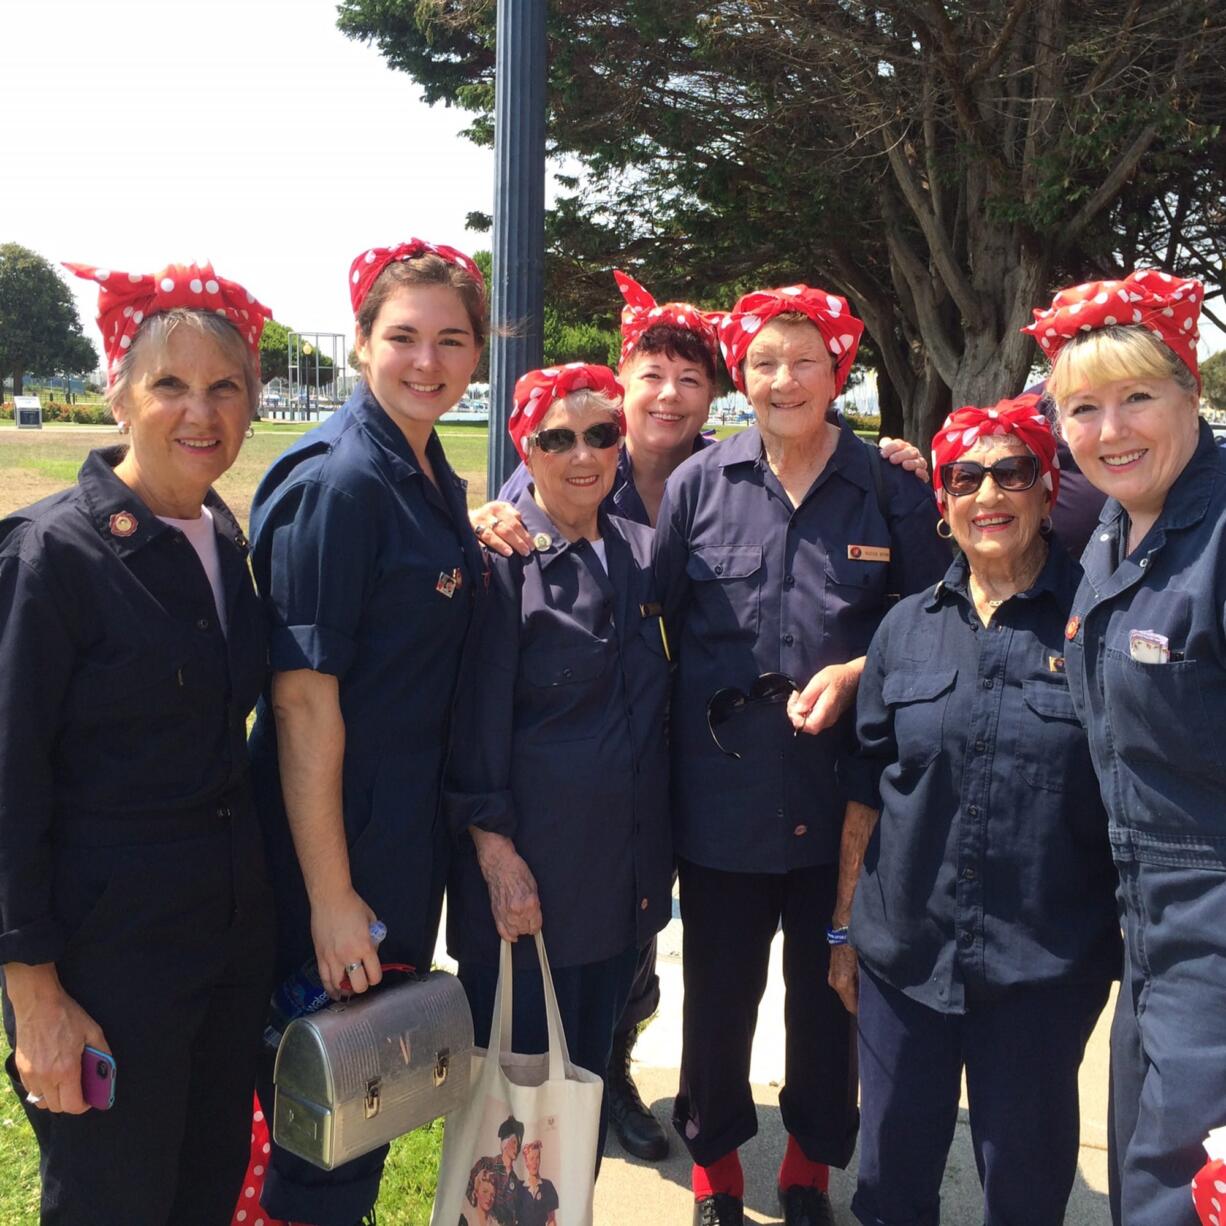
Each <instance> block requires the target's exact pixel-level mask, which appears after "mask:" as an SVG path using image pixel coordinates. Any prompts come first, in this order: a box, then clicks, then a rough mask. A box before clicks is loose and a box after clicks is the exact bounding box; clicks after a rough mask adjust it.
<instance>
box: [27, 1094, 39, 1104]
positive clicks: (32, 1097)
mask: <svg viewBox="0 0 1226 1226" xmlns="http://www.w3.org/2000/svg"><path fill="white" fill-rule="evenodd" d="M42 1101H43V1096H42V1095H41V1094H27V1095H26V1102H28V1103H32V1104H33V1105H34V1106H37V1105H38V1104H39V1103H41V1102H42Z"/></svg>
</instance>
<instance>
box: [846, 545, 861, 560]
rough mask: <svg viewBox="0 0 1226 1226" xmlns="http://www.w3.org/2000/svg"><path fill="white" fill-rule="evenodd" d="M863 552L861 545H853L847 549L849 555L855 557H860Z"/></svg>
mask: <svg viewBox="0 0 1226 1226" xmlns="http://www.w3.org/2000/svg"><path fill="white" fill-rule="evenodd" d="M861 552H862V550H861V549H860V546H859V545H852V546H850V547H849V548H848V550H847V553H848V556H850V557H853V558H858V557H859V556H860V554H861Z"/></svg>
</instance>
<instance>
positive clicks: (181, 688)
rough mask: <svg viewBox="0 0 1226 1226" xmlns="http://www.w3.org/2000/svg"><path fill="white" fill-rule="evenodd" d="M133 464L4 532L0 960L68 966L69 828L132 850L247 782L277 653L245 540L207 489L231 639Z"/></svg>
mask: <svg viewBox="0 0 1226 1226" xmlns="http://www.w3.org/2000/svg"><path fill="white" fill-rule="evenodd" d="M126 450H127V449H126V447H109V448H105V449H103V450H99V451H92V452H90V454H89V456H88V458H87V459H86V461H85V463H84V465H83V466H82V468H81V471H80V474H79V476H78V479H77V484H76V485H75V486H74V487H73V488H72V489H68V490H64V491H63V492H61V493H58V494H53V495H51V497H49V498H45V499H43V500H42V501H41V502H38V503H35V504H34V505H33V506H31V507H27V508H25V509H24V510H22V511H17V512H15V513H14V514H13V515H10V516H9V517H8V518H7V519H5V520H3V521H2V522H0V962H10V961H12V962H25V963H40V962H54V961H57V960H59V958H60V957H61V955H62V953H63V950H64V943H65V935H66V934H65V932H64V928H63V925H62V924H61V922H60V918H59V913H60V911H61V903H63V904H64V905H68V906H70V905H71V903H72V902H73V901H74V900H70V899H69V900H61V899H59V898H58V897H57V881H58V884H59V887H60V888H62V887H63V886H64V881H63V880H60V879H59V877H60V875H59V874H58V873H57V868H56V865H57V859H58V857H59V849H58V846H57V844H58V842H59V841H60V839H61V837H62V835H63V831H64V826H65V824H68V823H72V824H76V825H79V826H84V825H86V824H89V825H91V826H93V827H94V828H95V829H94V832H93V833H92V834H91V835H90V836H89V837H91V838H93V839H95V840H97V841H99V842H100V843H107V842H109V841H110V836H109V835H103V834H102V833H101V832H100V831H99V830H98V827H101V826H103V825H105V824H110V825H112V826H113V827H114V828H115V842H116V843H117V844H122V843H125V842H126V841H127V840H126V839H125V837H124V836H123V835H122V833H120V832H121V831H122V829H123V826H124V821H125V820H126V819H131V818H140V819H144V820H143V821H142V823H141V826H142V828H143V829H146V830H147V829H148V824H147V823H148V822H149V821H152V822H153V824H154V826H155V827H156V825H157V824H158V823H159V822H160V821H162V820H163V819H164V820H165V821H166V822H167V823H168V826H169V824H170V823H172V822H174V821H176V819H179V820H186V819H189V818H192V817H194V815H196V814H198V813H199V811H200V810H202V809H204V808H207V807H209V806H210V805H216V803H217V802H218V800H219V798H221V797H225V796H226V795H227V794H231V793H234V792H235V790H236V789H240V788H243V787H244V786H245V784H246V778H247V747H246V720H247V714H248V712H250V710H251V708H252V706H254V704H255V700H256V697H257V696H258V694H259V692H260V688H261V686H262V685H263V683H264V675H265V656H266V651H265V639H264V626H263V619H262V617H261V615H260V609H259V604H258V602H257V600H256V597H255V592H254V590H253V589H252V586H251V578H250V575H249V573H248V571H247V542H246V540H245V539H244V537H243V534H242V532H241V530H240V529H239V526H238V524H237V522H236V521H235V520H234V517H233V516H232V515H231V514H230V512H229V511H228V510H227V508H226V507H225V505H224V504H223V503H222V501H221V500H220V499H219V498H218V497H217V495H216V494H214V493H212V492H211V491H210V493H209V494H208V496H207V497H206V499H205V506H207V507H208V508H209V509H210V510H211V511H212V513H213V525H214V531H215V533H216V537H217V554H218V563H219V565H220V568H221V578H222V588H223V591H224V593H225V600H226V622H227V626H228V632H227V633H226V634H223V633H222V629H221V626H220V625H219V623H218V617H217V605H216V602H215V599H214V596H213V589H212V587H211V586H210V584H209V580H208V577H207V576H206V574H205V571H204V567H203V566H202V565H201V563H200V558H199V556H198V555H197V553H196V551H195V550H194V549H193V548H192V546H191V543H190V542H189V541H188V539H187V537H186V536H184V535H183V533H182V532H180V531H179V530H178V529H177V528H174V527H171V526H170V525H169V524H166V523H163V522H162V520H160V519H158V518H157V516H156V515H154V514H153V512H152V511H150V510H149V508H148V507H146V506H145V504H144V503H143V502H142V501H141V500H140V498H138V497H137V495H136V494H135V493H134V492H133V491H132V490H131V489H129V487H128V486H127V485H125V484H124V483H123V482H122V481H121V480H120V479H119V478H118V477H117V476H116V475H115V473H114V471H113V470H114V467H115V465H116V464H118V463H119V461H120V460H121V459H122V458H123V456H124V454H125V452H126ZM57 832H59V833H57ZM117 986H121V985H117Z"/></svg>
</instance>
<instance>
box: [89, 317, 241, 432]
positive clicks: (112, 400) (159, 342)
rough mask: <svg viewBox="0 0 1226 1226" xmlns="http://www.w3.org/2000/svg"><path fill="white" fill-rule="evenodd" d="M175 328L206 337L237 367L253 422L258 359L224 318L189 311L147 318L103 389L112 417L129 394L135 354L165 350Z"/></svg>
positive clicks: (235, 329) (135, 359)
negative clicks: (244, 385)
mask: <svg viewBox="0 0 1226 1226" xmlns="http://www.w3.org/2000/svg"><path fill="white" fill-rule="evenodd" d="M176 328H189V329H190V330H192V331H194V332H196V333H198V334H199V335H200V336H205V337H208V339H209V340H211V341H213V342H214V344H216V345H217V347H218V348H219V349H221V350H222V351H223V352H224V353H225V354H226V356H227V357H231V358H233V359H234V360H235V361H236V362H238V363H240V365H241V366H242V370H243V381H244V383H246V385H247V398H248V401H249V402H250V414H251V417H252V419H254V418H255V414H256V410H257V409H258V408H259V407H260V386H261V385H260V359H259V355H258V354H256V353H255V352H253V351H252V349H251V348H250V347H249V346H248V344H247V342H246V341H244V340H243V338H242V336H241V334H240V333H239V331H238V329H237V328H236V327H235V326H234V325H233V324H232V323H231V322H230V321H229V320H228V319H226V318H225V317H224V316H222V315H217V314H215V313H214V312H212V311H197V310H192V309H189V308H188V307H174V308H172V309H171V310H169V311H159V312H158V313H157V314H156V315H150V316H149V317H148V318H147V319H146V320H145V321H144V322H143V323H142V324H141V326H140V328H139V329H137V332H136V336H135V338H134V339H133V341H132V345H131V347H130V348H129V349H128V350H127V351H126V352H125V353H124V355H123V357H122V358H120V360H119V367H118V369H117V370H116V371H115V377H114V378H113V379H112V380H111V383H110V386H109V387H108V388H107V389H106V403H107V406H108V407H109V408H110V410H111V415H112V416H114V414H115V405H116V404H118V403H120V402H122V401H123V400H124V398H125V397H126V396H127V394H128V390H129V386H130V384H131V382H132V372H133V370H134V369H135V368H136V361H137V353H138V352H140V351H143V350H145V349H146V348H148V347H149V346H152V347H153V348H154V349H164V348H165V347H166V345H167V343H168V342H169V341H170V334H171V333H172V332H173V331H174V330H175V329H176Z"/></svg>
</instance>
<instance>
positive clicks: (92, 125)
mask: <svg viewBox="0 0 1226 1226" xmlns="http://www.w3.org/2000/svg"><path fill="white" fill-rule="evenodd" d="M467 119H468V117H467V115H466V113H465V112H463V111H459V110H457V109H455V108H449V107H444V106H441V105H440V106H436V107H433V108H431V107H427V106H426V105H425V104H424V103H422V102H421V100H420V90H419V88H418V86H417V85H416V84H415V83H414V82H413V81H412V80H411V79H410V78H409V77H408V76H407V75H406V74H404V73H398V72H393V71H392V70H391V69H390V68H388V67H387V66H386V65H385V63H384V62H383V59H382V58H381V57H380V55H379V53H378V52H377V51H376V50H375V49H374V48H372V47H368V46H365V45H363V44H361V43H355V42H351V41H350V40H348V39H346V38H345V37H344V36H343V35H342V34H341V33H340V31H339V30H337V28H336V7H335V0H0V242H18V243H22V244H23V245H25V246H27V247H31V248H33V249H34V250H35V251H37V252H39V253H40V254H41V255H43V256H45V257H46V258H48V259H50V260H52V261H60V260H74V261H80V262H81V263H89V264H96V265H98V266H101V267H108V268H116V269H120V270H122V271H125V272H135V271H140V272H153V271H156V270H157V269H159V268H161V267H162V266H164V265H165V264H167V263H171V262H174V261H181V260H190V259H203V258H206V257H207V258H209V259H211V260H212V261H213V263H214V266H215V267H216V268H217V270H218V271H219V272H220V273H222V274H223V275H224V276H227V277H230V278H232V279H233V280H236V281H240V282H242V283H243V284H244V285H245V286H246V287H247V288H248V289H250V290H251V292H252V293H254V294H255V295H256V296H257V297H258V298H260V299H261V301H263V302H264V303H266V304H267V305H268V306H269V307H271V308H272V310H273V313H274V315H275V317H276V318H277V319H279V320H280V321H281V322H282V323H284V324H286V325H287V326H289V327H291V328H296V329H299V330H301V331H321V332H323V331H331V332H343V333H346V334H347V333H349V332H350V331H351V328H352V315H351V313H350V310H349V296H348V290H347V273H348V268H349V261H350V260H351V259H352V258H353V257H354V256H355V255H356V254H357V253H358V252H359V251H360V250H362V249H363V248H365V247H368V246H371V245H373V244H383V243H390V242H395V241H398V240H400V239H403V238H408V237H410V236H412V235H417V236H418V237H421V238H426V239H431V240H433V241H436V242H444V243H449V244H451V245H452V246H456V247H459V248H460V249H461V250H465V251H469V252H472V251H474V250H476V249H477V248H479V247H488V246H489V235H483V234H474V233H472V232H469V231H468V230H466V229H465V225H464V218H465V216H466V215H467V214H468V213H469V212H472V211H480V212H485V213H488V212H490V211H491V209H492V207H493V154H492V151H490V150H488V149H479V148H477V147H476V146H475V145H473V144H472V143H471V142H470V141H468V140H466V139H465V138H464V137H462V136H461V135H460V134H459V133H460V130H461V129H462V128H463V127H464V126H465V124H466V123H467ZM68 279H69V280H70V281H71V282H72V285H73V292H74V294H75V295H76V298H77V302H78V306H79V311H80V315H81V322H82V324H83V325H84V327H85V331H86V335H87V336H89V337H90V338H91V339H92V340H93V341H94V342H95V344H96V345H97V346H98V348H99V351H101V345H100V338H99V336H98V333H97V330H96V328H95V326H94V322H93V321H94V310H95V305H96V302H97V287H96V286H94V285H93V284H92V283H89V282H85V281H79V280H77V278H75V277H69V278H68ZM612 296H613V290H612V286H610V297H612ZM1219 301H1220V300H1219ZM1202 332H1203V334H1204V335H1203V337H1202V342H1201V346H1200V351H1201V356H1202V357H1204V356H1205V355H1206V354H1208V353H1210V352H1213V351H1214V350H1216V349H1220V348H1222V347H1223V344H1224V343H1226V338H1223V336H1222V334H1221V333H1220V332H1218V331H1217V330H1216V329H1215V328H1213V326H1212V325H1211V324H1209V323H1208V321H1207V320H1206V321H1204V327H1203V328H1202Z"/></svg>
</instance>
